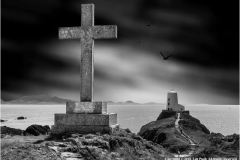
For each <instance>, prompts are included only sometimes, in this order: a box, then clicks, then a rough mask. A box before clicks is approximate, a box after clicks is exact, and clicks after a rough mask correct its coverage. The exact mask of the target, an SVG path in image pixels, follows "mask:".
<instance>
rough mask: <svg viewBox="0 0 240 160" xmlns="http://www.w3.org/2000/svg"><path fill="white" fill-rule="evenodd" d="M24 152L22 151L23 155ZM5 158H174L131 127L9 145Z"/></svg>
mask: <svg viewBox="0 0 240 160" xmlns="http://www.w3.org/2000/svg"><path fill="white" fill-rule="evenodd" d="M20 153H21V154H20ZM1 157H2V158H3V159H32V157H34V158H36V159H46V160H50V159H51V160H52V159H67V158H78V159H86V160H87V159H89V160H92V159H98V160H105V159H106V160H110V159H123V160H127V159H129V160H130V159H131V160H132V159H133V160H134V159H136V160H138V159H139V160H140V159H149V160H150V159H151V160H164V159H165V158H170V157H172V156H171V154H170V153H169V152H168V151H166V150H165V149H164V148H163V147H162V146H160V145H158V144H156V143H153V142H151V141H147V140H145V139H143V138H142V137H141V136H139V135H136V134H134V133H131V132H130V131H129V130H124V129H119V130H115V131H114V132H113V133H112V134H100V133H99V134H86V135H82V134H76V133H68V134H65V135H62V136H61V137H55V136H54V137H53V135H50V136H49V137H47V138H46V139H45V140H38V141H36V142H33V143H29V141H28V143H20V144H15V145H14V146H10V147H5V148H3V149H2V151H1Z"/></svg>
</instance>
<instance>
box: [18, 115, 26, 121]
mask: <svg viewBox="0 0 240 160" xmlns="http://www.w3.org/2000/svg"><path fill="white" fill-rule="evenodd" d="M22 119H27V117H23V116H20V117H18V118H17V120H22Z"/></svg>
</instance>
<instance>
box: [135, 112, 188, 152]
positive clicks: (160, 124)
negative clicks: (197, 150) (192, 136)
mask: <svg viewBox="0 0 240 160" xmlns="http://www.w3.org/2000/svg"><path fill="white" fill-rule="evenodd" d="M162 113H163V112H162ZM162 113H161V114H160V116H159V117H161V118H158V120H157V121H153V122H150V123H148V124H146V125H144V126H143V127H142V128H141V130H140V132H139V133H138V134H139V135H140V136H141V137H142V138H144V139H146V140H148V141H152V142H154V143H157V144H159V145H162V146H163V147H164V148H165V149H167V150H168V151H169V152H172V153H178V151H180V152H185V151H187V150H188V149H189V145H188V144H189V142H188V141H187V140H186V139H185V138H183V137H181V135H180V133H178V132H177V131H176V129H175V121H176V119H175V117H176V115H175V114H176V112H175V113H174V112H171V113H169V114H165V113H163V114H162ZM165 116H166V117H168V118H163V117H165ZM169 116H170V117H169Z"/></svg>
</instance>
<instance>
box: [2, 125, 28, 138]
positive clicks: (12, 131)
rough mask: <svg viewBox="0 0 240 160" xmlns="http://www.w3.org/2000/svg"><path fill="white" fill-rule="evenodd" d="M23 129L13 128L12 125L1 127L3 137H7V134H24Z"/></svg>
mask: <svg viewBox="0 0 240 160" xmlns="http://www.w3.org/2000/svg"><path fill="white" fill-rule="evenodd" d="M23 132H24V131H23V130H21V129H15V128H11V127H6V126H4V127H1V138H3V137H5V135H11V136H14V135H22V134H23Z"/></svg>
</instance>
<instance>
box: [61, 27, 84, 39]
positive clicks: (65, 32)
mask: <svg viewBox="0 0 240 160" xmlns="http://www.w3.org/2000/svg"><path fill="white" fill-rule="evenodd" d="M58 34H59V39H80V38H81V27H61V28H59V32H58Z"/></svg>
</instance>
